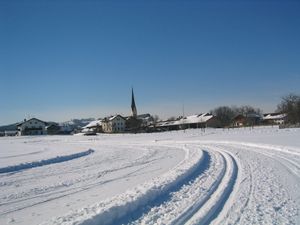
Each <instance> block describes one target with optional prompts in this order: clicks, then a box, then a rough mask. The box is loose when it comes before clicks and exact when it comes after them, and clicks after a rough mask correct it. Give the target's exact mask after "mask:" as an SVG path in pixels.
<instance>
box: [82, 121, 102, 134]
mask: <svg viewBox="0 0 300 225" xmlns="http://www.w3.org/2000/svg"><path fill="white" fill-rule="evenodd" d="M82 132H83V133H85V134H95V133H101V132H102V119H99V120H94V121H92V122H90V123H89V124H88V125H86V126H84V127H83V129H82Z"/></svg>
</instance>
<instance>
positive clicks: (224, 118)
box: [210, 106, 236, 127]
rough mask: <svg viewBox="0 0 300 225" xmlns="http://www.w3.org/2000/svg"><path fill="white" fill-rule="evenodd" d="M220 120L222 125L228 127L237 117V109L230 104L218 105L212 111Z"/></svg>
mask: <svg viewBox="0 0 300 225" xmlns="http://www.w3.org/2000/svg"><path fill="white" fill-rule="evenodd" d="M210 113H211V114H213V115H214V116H216V117H217V118H218V119H219V120H220V125H221V127H228V126H230V125H231V124H232V120H233V118H234V117H235V115H236V113H235V111H234V110H233V109H232V108H230V107H228V106H220V107H217V108H215V109H213V110H211V112H210Z"/></svg>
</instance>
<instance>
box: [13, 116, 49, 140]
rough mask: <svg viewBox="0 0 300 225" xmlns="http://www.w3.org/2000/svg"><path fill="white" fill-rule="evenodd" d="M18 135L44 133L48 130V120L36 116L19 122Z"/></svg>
mask: <svg viewBox="0 0 300 225" xmlns="http://www.w3.org/2000/svg"><path fill="white" fill-rule="evenodd" d="M17 130H18V135H19V136H23V135H44V134H47V132H46V122H44V121H41V120H39V119H36V118H32V119H29V120H24V121H23V122H22V123H19V124H17Z"/></svg>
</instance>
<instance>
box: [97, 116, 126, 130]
mask: <svg viewBox="0 0 300 225" xmlns="http://www.w3.org/2000/svg"><path fill="white" fill-rule="evenodd" d="M125 123H126V121H125V119H124V118H123V117H121V116H119V115H118V116H114V117H111V118H109V119H107V120H106V121H103V122H102V129H103V131H104V132H105V133H122V132H124V131H125V127H126V124H125Z"/></svg>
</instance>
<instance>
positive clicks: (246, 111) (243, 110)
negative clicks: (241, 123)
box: [210, 105, 262, 127]
mask: <svg viewBox="0 0 300 225" xmlns="http://www.w3.org/2000/svg"><path fill="white" fill-rule="evenodd" d="M210 113H211V114H212V115H214V116H216V117H217V118H218V120H219V121H220V126H221V127H229V126H232V123H233V119H234V118H235V117H236V116H238V115H243V116H249V115H259V116H261V115H262V110H261V109H259V108H254V107H252V106H249V105H245V106H240V107H237V106H220V107H217V108H215V109H213V110H211V111H210Z"/></svg>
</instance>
